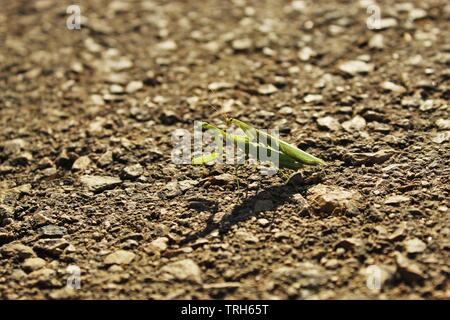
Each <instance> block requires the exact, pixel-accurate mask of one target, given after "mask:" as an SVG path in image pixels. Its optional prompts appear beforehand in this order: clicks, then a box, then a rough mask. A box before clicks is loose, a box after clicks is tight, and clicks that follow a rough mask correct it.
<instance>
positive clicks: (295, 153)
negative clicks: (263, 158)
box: [229, 118, 325, 165]
mask: <svg viewBox="0 0 450 320" xmlns="http://www.w3.org/2000/svg"><path fill="white" fill-rule="evenodd" d="M229 122H231V123H233V124H235V125H236V126H238V127H239V128H241V129H242V130H243V131H244V132H245V134H246V135H247V136H248V137H249V138H250V139H252V140H255V139H257V141H258V142H260V143H262V144H264V145H267V146H269V147H271V148H273V149H275V150H280V151H281V152H282V153H284V154H285V155H287V156H288V157H290V158H292V160H294V161H298V162H300V163H303V164H308V165H323V164H325V162H324V161H323V160H321V159H319V158H317V157H315V156H313V155H311V154H309V153H307V152H305V151H303V150H301V149H299V148H297V147H295V146H293V145H292V144H289V143H287V142H284V141H283V140H281V139H278V138H277V137H274V136H272V135H270V134H268V133H265V132H264V131H261V130H258V129H255V128H253V127H252V126H250V125H248V124H246V123H245V122H242V121H240V120H237V119H234V118H233V119H230V120H229Z"/></svg>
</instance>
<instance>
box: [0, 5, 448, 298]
mask: <svg viewBox="0 0 450 320" xmlns="http://www.w3.org/2000/svg"><path fill="white" fill-rule="evenodd" d="M72 2H73V1H70V2H67V1H59V0H58V1H57V0H40V1H26V0H17V1H3V2H2V5H1V11H0V42H1V46H0V92H1V93H0V179H1V180H0V223H1V226H0V298H1V299H18V298H31V299H43V298H81V299H88V298H102V299H111V298H114V299H128V298H130V299H148V298H149V299H174V298H186V299H194V298H195V299H222V298H227V299H280V298H281V299H286V298H291V299H305V298H308V299H309V298H320V299H345V298H369V299H372V298H375V299H379V298H390V299H403V298H406V299H410V298H418V299H422V298H424V299H436V298H437V299H445V298H447V299H448V298H450V283H449V281H448V280H449V273H450V266H449V262H450V260H449V250H450V242H449V239H450V238H449V236H450V228H449V218H448V217H449V210H448V208H449V200H448V198H449V190H450V181H449V173H450V171H449V169H448V168H449V164H450V157H449V155H450V152H449V150H450V149H449V140H450V134H449V130H450V127H449V108H448V100H449V97H450V84H449V79H450V73H449V69H448V67H449V65H450V46H449V43H448V39H449V37H450V28H449V20H450V6H449V5H448V2H447V1H445V0H440V1H431V0H429V1H411V6H410V7H408V6H403V8H402V7H401V6H399V4H398V3H397V1H389V2H387V1H383V2H382V3H381V5H380V6H381V15H382V18H383V19H388V18H391V20H387V22H386V21H384V22H386V23H387V26H385V25H383V29H382V30H370V29H369V28H368V27H367V25H366V20H367V18H368V17H369V13H367V11H366V8H364V7H362V6H360V5H359V3H357V2H353V1H349V2H345V1H306V2H305V4H306V7H305V8H304V9H301V8H300V11H298V10H297V11H296V10H295V8H294V7H296V6H295V5H294V7H293V6H292V5H291V2H290V1H281V0H273V1H256V0H255V1H251V0H239V1H238V0H236V1H222V0H208V1H159V0H154V1H138V0H134V1H106V0H98V1H88V0H80V1H77V3H78V4H80V5H81V13H82V15H83V16H84V17H86V18H87V19H86V21H84V20H83V23H84V24H83V25H82V27H81V30H68V29H67V28H66V19H67V17H68V16H67V15H66V8H67V6H68V5H69V4H72ZM297 3H299V2H297ZM297 6H298V5H297ZM293 8H294V9H293ZM414 8H415V9H414ZM418 8H421V9H423V10H424V12H425V14H422V15H421V11H417V9H418ZM411 17H413V18H415V19H414V20H411ZM392 19H395V21H396V22H397V24H396V25H393V24H392V25H389V24H390V22H389V21H392ZM374 36H375V38H374ZM380 36H381V37H382V39H381V38H380ZM380 40H383V43H380ZM381 45H382V47H381ZM377 46H379V47H378V48H377ZM306 47H308V48H310V49H312V50H313V53H311V52H310V50H309V49H305V48H306ZM299 53H300V54H299ZM352 60H358V61H359V63H357V65H359V67H361V65H362V68H366V67H367V68H368V69H367V70H365V72H364V70H360V71H361V73H356V74H354V75H351V74H349V72H347V71H345V69H343V68H342V67H341V66H342V64H343V63H346V62H348V61H352ZM372 67H373V68H372ZM351 72H353V71H350V73H351ZM133 81H136V82H134V83H132V84H131V85H130V84H129V83H130V82H133ZM222 82H226V83H229V84H230V85H227V86H223V88H218V89H217V90H214V91H211V90H208V85H210V84H211V83H222ZM385 82H392V83H394V84H395V85H397V86H394V85H392V84H391V83H385ZM141 84H143V87H142V88H140V85H141ZM269 84H271V85H274V86H275V87H276V89H277V90H274V91H275V92H273V93H271V94H263V93H264V92H263V91H264V89H265V88H266V87H267V86H266V85H269ZM121 90H124V91H125V92H123V93H120V91H121ZM311 95H313V96H311ZM317 95H321V96H317ZM224 106H225V107H226V108H227V111H228V115H230V116H233V117H236V118H239V119H242V120H244V121H248V122H249V123H252V124H253V125H254V126H257V127H260V128H280V131H281V132H282V134H283V138H284V139H285V140H286V141H289V142H291V143H295V144H296V145H298V146H299V147H301V148H302V149H304V150H306V151H308V152H310V153H312V154H314V155H317V156H318V157H321V158H322V159H324V160H325V161H326V162H327V165H326V166H325V167H323V168H316V167H308V168H305V169H302V170H300V171H299V174H298V175H297V176H296V177H295V179H293V184H291V185H286V184H285V178H284V177H283V175H281V174H280V175H277V176H274V177H270V178H269V177H267V176H264V175H261V174H260V172H259V170H256V169H255V168H254V167H252V166H250V165H249V166H245V167H244V168H242V169H241V170H240V172H239V174H238V175H239V179H240V182H241V192H237V190H236V185H235V180H234V172H235V170H234V167H233V166H227V165H213V166H195V167H194V166H191V165H175V164H173V163H172V161H171V157H170V155H171V151H172V148H173V145H172V142H171V133H172V132H173V131H174V130H175V129H177V128H184V129H188V130H192V129H193V122H194V121H195V120H207V121H211V122H213V123H215V124H218V125H223V118H224V117H223V115H222V114H220V112H219V111H218V110H221V109H220V108H221V107H224ZM327 117H329V118H327ZM80 157H83V158H81V160H79V159H80ZM89 160H90V162H89ZM74 163H75V165H74ZM136 164H140V166H141V167H142V169H143V172H139V171H140V170H142V169H141V168H140V167H139V166H135V165H136ZM133 166H134V167H133ZM227 174H228V175H227ZM86 176H108V177H114V178H120V179H121V180H120V181H117V179H115V180H114V179H110V180H108V181H106V182H104V185H102V186H96V185H92V184H95V183H97V182H98V181H93V180H95V179H97V178H95V177H94V178H92V177H86ZM89 186H90V187H89ZM155 240H156V241H155ZM154 241H155V242H154ZM120 250H122V251H120ZM36 258H40V259H36ZM41 259H42V260H41ZM371 265H375V266H377V267H378V268H379V269H377V270H381V271H382V272H381V273H380V274H381V275H382V277H381V280H380V281H381V288H380V290H376V289H370V288H369V287H370V285H369V286H367V284H366V282H367V278H368V276H367V274H366V270H367V268H369V270H370V266H371ZM68 266H78V267H79V268H80V270H81V288H80V289H79V290H72V289H68V288H67V287H66V282H67V279H70V275H71V273H70V272H69V271H68V270H67V267H68Z"/></svg>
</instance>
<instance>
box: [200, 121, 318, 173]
mask: <svg viewBox="0 0 450 320" xmlns="http://www.w3.org/2000/svg"><path fill="white" fill-rule="evenodd" d="M226 122H227V125H228V126H229V125H232V124H233V125H235V126H237V127H239V128H240V129H241V130H242V131H243V132H244V133H245V136H242V135H235V134H230V133H227V132H225V131H223V130H221V129H219V128H217V127H216V126H214V125H212V124H210V123H207V122H201V127H202V128H203V129H206V130H211V131H212V132H213V133H214V135H215V138H216V139H217V138H220V137H222V138H223V139H225V140H226V141H228V142H230V143H232V144H233V145H235V146H237V147H238V148H239V149H241V151H243V152H244V154H245V155H246V156H247V157H248V156H249V155H253V156H254V157H256V159H257V160H258V161H259V160H262V157H261V155H267V156H268V158H269V159H270V158H271V157H272V159H273V157H277V158H276V159H277V160H278V161H277V163H276V165H277V167H278V168H280V169H291V170H298V169H300V168H301V167H303V166H304V165H311V166H317V165H324V164H325V162H324V161H323V160H321V159H319V158H317V157H315V156H313V155H311V154H309V153H307V152H305V151H303V150H301V149H299V148H297V147H295V146H293V145H292V144H289V143H287V142H285V141H283V140H281V139H279V138H278V137H275V136H273V135H270V134H268V133H267V132H265V131H262V130H258V129H256V128H254V127H252V126H251V125H249V124H247V123H245V122H243V121H240V120H238V119H235V118H228V119H227V121H226ZM216 141H217V140H216ZM219 151H220V152H213V153H210V154H206V155H201V156H198V157H195V158H193V159H192V164H206V163H209V162H211V161H214V160H215V159H217V158H218V157H219V156H221V151H222V148H220V150H219ZM252 151H253V152H252ZM255 151H256V152H255ZM274 164H275V163H274Z"/></svg>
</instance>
